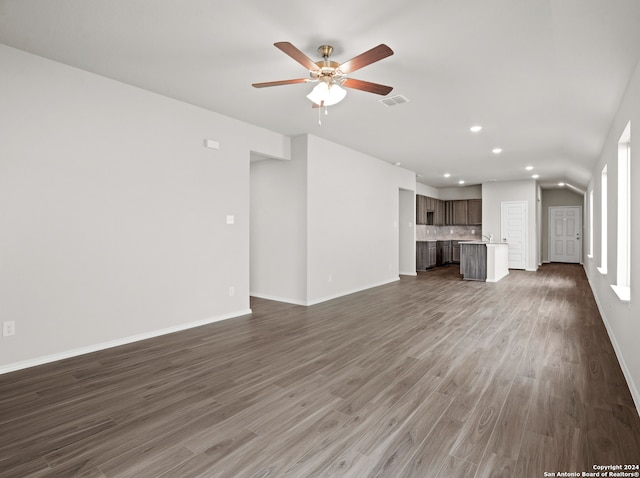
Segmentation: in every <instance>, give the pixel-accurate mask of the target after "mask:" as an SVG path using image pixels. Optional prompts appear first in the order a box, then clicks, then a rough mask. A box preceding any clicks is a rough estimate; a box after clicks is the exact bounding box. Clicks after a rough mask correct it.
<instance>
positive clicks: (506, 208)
mask: <svg viewBox="0 0 640 478" xmlns="http://www.w3.org/2000/svg"><path fill="white" fill-rule="evenodd" d="M501 229H502V236H501V237H502V242H506V243H507V244H508V245H509V269H526V268H527V201H505V202H503V203H502V223H501Z"/></svg>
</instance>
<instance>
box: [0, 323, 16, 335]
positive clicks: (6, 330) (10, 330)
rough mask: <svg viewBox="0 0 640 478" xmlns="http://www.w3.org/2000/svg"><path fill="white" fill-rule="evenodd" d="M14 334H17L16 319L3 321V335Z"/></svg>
mask: <svg viewBox="0 0 640 478" xmlns="http://www.w3.org/2000/svg"><path fill="white" fill-rule="evenodd" d="M12 335H16V323H15V321H13V320H11V321H8V322H3V323H2V336H3V337H10V336H12Z"/></svg>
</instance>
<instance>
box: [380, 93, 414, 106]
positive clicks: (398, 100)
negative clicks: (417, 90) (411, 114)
mask: <svg viewBox="0 0 640 478" xmlns="http://www.w3.org/2000/svg"><path fill="white" fill-rule="evenodd" d="M378 101H379V102H380V103H382V104H383V105H385V106H395V105H401V104H402V103H408V102H409V99H408V98H407V97H406V96H402V95H394V96H389V97H387V98H382V99H381V100H378Z"/></svg>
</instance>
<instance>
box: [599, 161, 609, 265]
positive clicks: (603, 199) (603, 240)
mask: <svg viewBox="0 0 640 478" xmlns="http://www.w3.org/2000/svg"><path fill="white" fill-rule="evenodd" d="M600 203H601V208H600V209H601V211H600V219H601V220H600V223H601V224H600V267H598V270H599V271H600V273H602V274H606V273H607V166H605V167H604V168H602V174H601V175H600Z"/></svg>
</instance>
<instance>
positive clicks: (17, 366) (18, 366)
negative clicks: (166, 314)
mask: <svg viewBox="0 0 640 478" xmlns="http://www.w3.org/2000/svg"><path fill="white" fill-rule="evenodd" d="M248 314H251V309H246V310H240V311H236V312H230V313H228V314H222V315H218V316H215V317H210V318H208V319H203V320H198V321H195V322H189V323H186V324H180V325H175V326H173V327H167V328H165V329H159V330H153V331H151V332H145V333H143V334H138V335H132V336H129V337H123V338H121V339H116V340H111V341H109V342H102V343H99V344H95V345H90V346H88V347H80V348H77V349H73V350H66V351H64V352H60V353H57V354H52V355H45V356H43V357H36V358H34V359H31V360H25V361H22V362H16V363H12V364H8V365H4V366H2V367H0V375H2V374H5V373H9V372H16V371H18V370H22V369H25V368H31V367H36V366H38V365H44V364H47V363H51V362H57V361H59V360H64V359H68V358H72V357H77V356H79V355H85V354H90V353H92V352H98V351H100V350H105V349H110V348H112V347H118V346H120V345H126V344H130V343H133V342H139V341H141V340H147V339H152V338H154V337H159V336H161V335H167V334H172V333H174V332H180V331H182V330H187V329H193V328H195V327H200V326H202V325H207V324H212V323H214V322H220V321H222V320H227V319H233V318H235V317H240V316H242V315H248Z"/></svg>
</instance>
